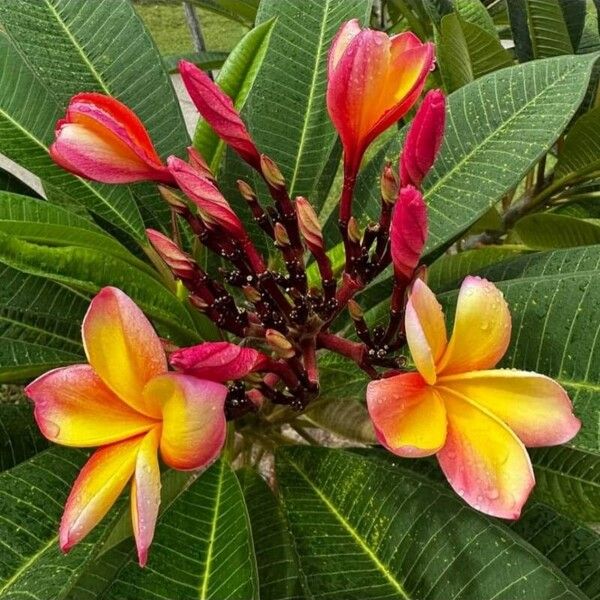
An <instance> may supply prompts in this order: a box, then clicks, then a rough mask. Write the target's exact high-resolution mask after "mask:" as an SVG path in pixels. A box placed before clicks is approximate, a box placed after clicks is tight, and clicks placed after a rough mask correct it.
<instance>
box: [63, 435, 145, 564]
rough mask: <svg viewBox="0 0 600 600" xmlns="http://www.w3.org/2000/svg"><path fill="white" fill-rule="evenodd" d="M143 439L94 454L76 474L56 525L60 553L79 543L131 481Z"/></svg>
mask: <svg viewBox="0 0 600 600" xmlns="http://www.w3.org/2000/svg"><path fill="white" fill-rule="evenodd" d="M143 439H144V436H143V435H140V436H137V437H134V438H131V439H129V440H125V441H124V442H118V443H117V444H112V445H110V446H105V447H104V448H100V450H96V452H94V454H92V456H91V458H90V459H89V460H88V461H87V463H85V465H84V466H83V469H81V472H80V473H79V475H78V477H77V479H76V480H75V483H74V484H73V489H72V490H71V493H70V494H69V497H68V498H67V503H66V505H65V512H64V513H63V516H62V520H61V522H60V534H59V538H60V548H61V550H62V551H63V552H66V551H67V550H69V549H70V548H71V547H72V546H74V545H75V544H77V542H79V541H80V540H82V539H83V538H84V537H85V536H86V535H87V534H88V533H89V532H90V531H91V530H92V529H93V528H94V527H95V526H96V525H97V524H98V523H99V522H100V521H101V519H102V518H103V517H104V515H106V513H107V512H108V511H109V510H110V508H111V506H112V505H113V504H114V503H115V501H116V499H117V498H118V497H119V494H120V493H121V492H122V491H123V488H124V487H125V485H126V484H127V482H128V481H129V479H130V478H131V475H132V474H133V470H134V468H135V462H136V458H137V453H138V450H139V448H140V445H141V444H142V441H143Z"/></svg>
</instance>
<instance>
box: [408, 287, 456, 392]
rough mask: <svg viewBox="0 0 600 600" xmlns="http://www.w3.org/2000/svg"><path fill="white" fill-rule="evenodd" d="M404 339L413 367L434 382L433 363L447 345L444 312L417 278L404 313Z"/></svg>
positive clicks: (427, 379)
mask: <svg viewBox="0 0 600 600" xmlns="http://www.w3.org/2000/svg"><path fill="white" fill-rule="evenodd" d="M404 318H405V329H406V340H407V342H408V347H409V349H410V353H411V356H412V358H413V361H414V363H415V366H416V367H417V369H418V370H419V372H420V373H421V375H422V376H423V379H425V381H426V382H427V383H429V384H433V383H435V380H436V364H437V362H438V361H439V359H440V358H441V356H442V354H443V353H444V350H445V349H446V345H447V338H446V324H445V323H444V313H443V312H442V307H441V306H440V304H439V302H438V301H437V300H436V299H435V295H434V293H433V292H432V291H431V290H430V289H429V288H428V287H427V284H426V283H425V282H424V281H422V280H421V279H416V280H415V282H414V284H413V286H412V290H411V293H410V296H409V298H408V303H407V305H406V313H405V317H404Z"/></svg>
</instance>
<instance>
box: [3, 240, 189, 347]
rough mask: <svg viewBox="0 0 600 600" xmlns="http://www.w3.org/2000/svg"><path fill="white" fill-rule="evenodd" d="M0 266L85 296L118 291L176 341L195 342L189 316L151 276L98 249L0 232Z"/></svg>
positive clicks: (175, 297)
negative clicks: (107, 289)
mask: <svg viewBox="0 0 600 600" xmlns="http://www.w3.org/2000/svg"><path fill="white" fill-rule="evenodd" d="M0 262H3V263H5V264H7V265H9V266H11V267H13V268H15V269H18V270H20V271H23V272H25V273H29V274H31V275H37V276H41V277H46V278H48V279H52V280H53V281H57V282H59V283H63V284H66V285H68V286H71V287H74V288H76V289H78V290H81V291H83V292H85V293H90V294H92V293H96V292H97V291H98V290H99V289H100V288H102V287H104V286H107V285H112V286H115V287H118V288H120V289H122V290H123V291H124V292H125V293H127V294H128V295H129V296H131V298H132V299H133V300H134V301H135V302H136V303H137V304H138V305H139V307H140V308H141V309H142V310H143V311H144V312H145V313H146V314H147V315H148V316H149V317H150V318H152V319H154V320H155V321H156V325H157V326H162V327H163V328H164V332H165V333H167V335H168V337H171V336H172V337H173V338H174V341H175V342H176V343H190V342H194V341H198V334H197V332H196V328H195V325H194V321H193V320H192V317H191V314H190V312H189V311H188V310H187V308H186V306H185V305H184V304H183V303H182V302H181V301H180V300H179V299H178V298H177V296H175V294H174V293H172V292H171V291H169V290H168V289H167V288H166V287H165V286H164V285H163V284H162V283H161V282H159V281H158V280H157V279H156V278H155V277H154V275H150V274H148V273H146V272H145V271H143V270H140V269H138V268H136V267H133V266H131V264H129V263H128V262H125V261H124V260H122V259H121V258H118V257H117V256H114V255H113V256H111V255H109V254H106V253H104V252H103V251H102V250H101V249H96V248H83V247H76V246H63V247H52V246H41V245H37V244H32V243H30V242H27V241H24V240H21V239H18V238H16V237H14V236H11V235H6V234H4V233H0ZM178 340H179V341H178Z"/></svg>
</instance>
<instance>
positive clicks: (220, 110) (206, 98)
mask: <svg viewBox="0 0 600 600" xmlns="http://www.w3.org/2000/svg"><path fill="white" fill-rule="evenodd" d="M179 72H180V73H181V78H182V79H183V83H184V85H185V87H186V89H187V91H188V94H189V95H190V98H191V99H192V102H193V103H194V104H195V106H196V108H197V109H198V112H199V113H200V114H201V115H202V117H203V118H204V120H205V121H206V122H207V123H208V124H209V125H210V126H211V127H212V128H213V129H214V130H215V133H216V134H217V135H218V136H219V137H220V138H221V139H222V140H223V141H224V142H225V143H226V144H227V145H229V146H231V147H232V148H233V149H234V150H235V151H236V152H237V153H238V154H239V155H240V156H241V157H242V158H243V159H244V160H245V161H246V162H248V163H250V164H251V165H252V166H253V167H254V168H255V169H259V168H260V154H259V152H258V150H257V149H256V146H255V145H254V142H253V141H252V138H251V137H250V134H249V133H248V130H247V129H246V126H245V125H244V123H243V121H242V119H241V118H240V115H239V113H238V112H237V111H236V110H235V108H234V107H233V102H232V101H231V98H230V97H229V96H228V95H227V94H226V93H225V92H223V90H222V89H221V88H220V87H219V86H218V85H217V84H216V83H214V82H213V81H212V79H211V78H210V77H209V76H208V75H207V74H206V73H204V71H202V70H201V69H199V68H198V67H197V66H196V65H194V64H192V63H190V62H187V61H185V60H182V61H180V63H179Z"/></svg>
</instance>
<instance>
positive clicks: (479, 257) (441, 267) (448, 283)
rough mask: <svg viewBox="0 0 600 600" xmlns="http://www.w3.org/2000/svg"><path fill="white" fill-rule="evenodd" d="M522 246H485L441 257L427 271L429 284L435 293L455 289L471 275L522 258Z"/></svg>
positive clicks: (523, 249)
mask: <svg viewBox="0 0 600 600" xmlns="http://www.w3.org/2000/svg"><path fill="white" fill-rule="evenodd" d="M526 251H527V249H526V248H523V247H522V246H508V245H504V246H485V247H484V248H478V249H477V250H466V251H465V252H459V253H458V254H453V255H447V254H445V255H444V256H440V258H438V259H437V260H436V261H435V262H434V263H433V264H432V265H431V266H430V267H429V270H428V271H427V283H428V285H429V287H430V288H431V289H432V290H434V291H435V292H437V293H439V292H444V291H446V290H451V289H455V288H456V286H457V285H460V283H461V281H462V280H463V279H464V278H465V277H466V276H467V275H470V274H471V273H474V272H476V271H479V270H480V269H482V268H484V267H487V266H489V265H492V264H495V263H499V262H502V261H504V260H508V259H510V258H515V257H517V256H520V255H521V254H523V253H524V252H526Z"/></svg>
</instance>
